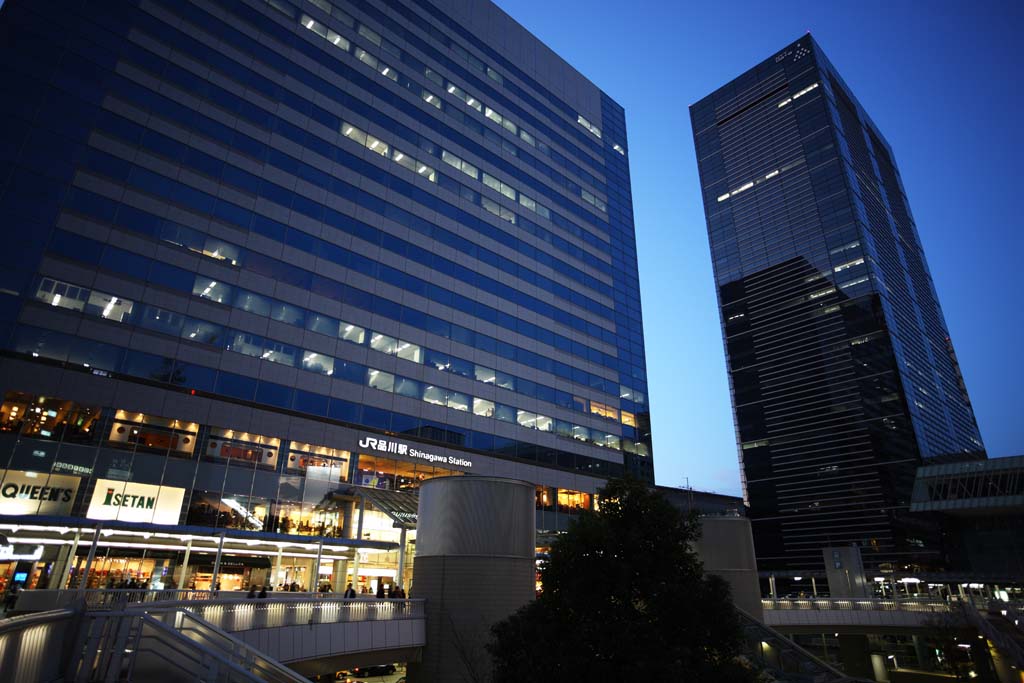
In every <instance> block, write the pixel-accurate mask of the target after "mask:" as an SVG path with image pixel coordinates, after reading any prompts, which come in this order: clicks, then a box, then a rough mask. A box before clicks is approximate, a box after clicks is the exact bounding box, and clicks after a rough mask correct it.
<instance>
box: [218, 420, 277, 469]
mask: <svg viewBox="0 0 1024 683" xmlns="http://www.w3.org/2000/svg"><path fill="white" fill-rule="evenodd" d="M280 447H281V440H280V439H278V438H277V437H273V436H261V435H259V434H250V433H248V432H238V431H235V430H232V429H222V428H220V427H211V428H210V436H209V438H208V439H207V441H206V451H205V454H206V456H207V457H212V458H216V459H226V460H243V461H245V462H251V463H254V464H255V465H256V466H257V467H261V468H263V469H275V468H276V467H277V454H278V449H279V448H280Z"/></svg>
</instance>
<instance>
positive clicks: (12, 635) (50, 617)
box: [0, 609, 75, 681]
mask: <svg viewBox="0 0 1024 683" xmlns="http://www.w3.org/2000/svg"><path fill="white" fill-rule="evenodd" d="M74 617H75V612H74V611H73V610H68V609H62V610H55V611H52V612H42V613H40V614H29V615H25V616H20V617H12V618H10V619H4V620H2V621H0V672H2V679H3V680H4V681H55V680H59V679H60V677H61V674H62V672H63V666H64V664H65V662H64V661H62V658H63V655H64V652H65V651H64V649H63V647H62V644H63V641H64V639H65V638H66V637H67V635H68V633H69V631H70V629H71V628H72V627H73V620H74Z"/></svg>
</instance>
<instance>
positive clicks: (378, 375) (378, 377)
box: [366, 368, 395, 393]
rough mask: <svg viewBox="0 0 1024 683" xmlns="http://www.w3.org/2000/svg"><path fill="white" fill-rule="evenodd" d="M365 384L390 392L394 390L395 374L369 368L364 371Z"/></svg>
mask: <svg viewBox="0 0 1024 683" xmlns="http://www.w3.org/2000/svg"><path fill="white" fill-rule="evenodd" d="M366 375H367V378H366V379H367V381H366V385H367V386H369V387H371V388H373V389H380V390H381V391H386V392H388V393H391V392H393V391H394V390H395V376H394V375H392V374H391V373H390V372H384V371H383V370H374V369H372V368H371V369H369V370H367V371H366Z"/></svg>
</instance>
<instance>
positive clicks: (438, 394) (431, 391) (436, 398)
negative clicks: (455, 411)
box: [423, 384, 448, 406]
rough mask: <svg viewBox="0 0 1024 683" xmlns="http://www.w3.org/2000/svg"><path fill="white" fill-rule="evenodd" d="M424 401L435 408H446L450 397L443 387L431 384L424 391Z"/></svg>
mask: <svg viewBox="0 0 1024 683" xmlns="http://www.w3.org/2000/svg"><path fill="white" fill-rule="evenodd" d="M423 400H424V401H426V402H427V403H433V404H434V405H435V406H445V405H447V404H448V395H447V393H446V392H445V390H444V389H443V388H442V387H435V386H434V385H432V384H431V385H428V386H427V387H425V388H424V389H423Z"/></svg>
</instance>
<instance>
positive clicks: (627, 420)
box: [622, 410, 636, 427]
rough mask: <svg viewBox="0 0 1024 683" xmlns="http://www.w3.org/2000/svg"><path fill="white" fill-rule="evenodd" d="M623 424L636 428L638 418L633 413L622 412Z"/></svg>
mask: <svg viewBox="0 0 1024 683" xmlns="http://www.w3.org/2000/svg"><path fill="white" fill-rule="evenodd" d="M622 424H624V425H626V426H629V427H636V416H635V415H633V413H630V412H627V411H625V410H623V411H622Z"/></svg>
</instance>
